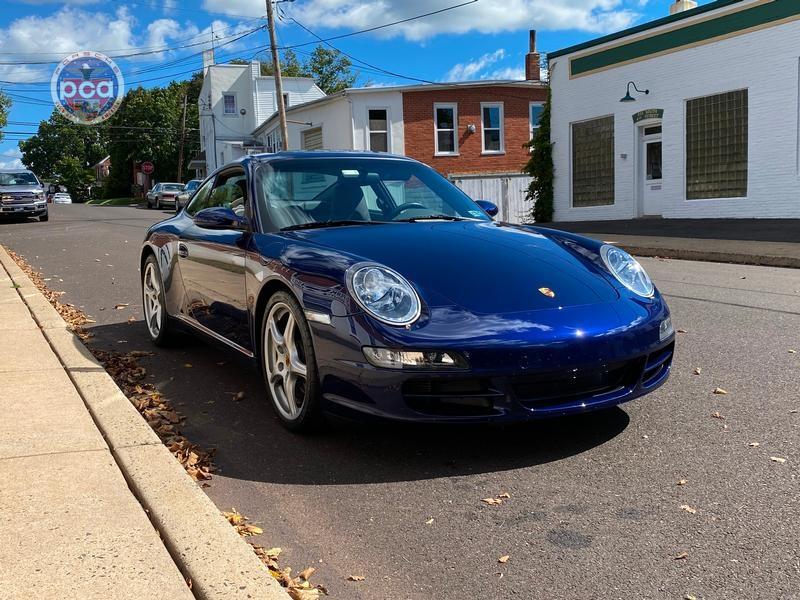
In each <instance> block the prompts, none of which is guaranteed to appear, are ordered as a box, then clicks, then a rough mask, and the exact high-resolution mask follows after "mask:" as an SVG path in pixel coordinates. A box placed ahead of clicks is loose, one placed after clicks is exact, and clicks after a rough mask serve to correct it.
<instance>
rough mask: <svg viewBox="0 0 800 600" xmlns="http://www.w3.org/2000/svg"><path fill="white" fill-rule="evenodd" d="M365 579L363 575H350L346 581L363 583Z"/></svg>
mask: <svg viewBox="0 0 800 600" xmlns="http://www.w3.org/2000/svg"><path fill="white" fill-rule="evenodd" d="M365 579H366V577H364V576H363V575H350V576H348V578H347V581H364V580H365Z"/></svg>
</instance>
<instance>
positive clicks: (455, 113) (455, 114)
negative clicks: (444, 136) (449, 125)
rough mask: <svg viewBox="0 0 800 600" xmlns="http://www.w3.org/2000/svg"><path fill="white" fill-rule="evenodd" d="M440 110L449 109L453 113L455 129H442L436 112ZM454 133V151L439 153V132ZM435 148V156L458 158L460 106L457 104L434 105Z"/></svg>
mask: <svg viewBox="0 0 800 600" xmlns="http://www.w3.org/2000/svg"><path fill="white" fill-rule="evenodd" d="M440 108H449V109H452V111H453V129H440V128H439V122H438V121H437V120H436V111H437V110H438V109H440ZM440 131H452V132H453V151H452V152H449V151H447V152H440V151H439V132H440ZM433 147H434V149H435V152H434V155H435V156H458V104H457V103H456V102H434V103H433Z"/></svg>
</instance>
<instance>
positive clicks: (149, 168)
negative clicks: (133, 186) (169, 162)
mask: <svg viewBox="0 0 800 600" xmlns="http://www.w3.org/2000/svg"><path fill="white" fill-rule="evenodd" d="M154 170H155V167H154V166H153V163H151V162H150V161H149V160H148V161H145V162H143V163H142V173H145V174H147V175H150V173H152V172H153V171H154Z"/></svg>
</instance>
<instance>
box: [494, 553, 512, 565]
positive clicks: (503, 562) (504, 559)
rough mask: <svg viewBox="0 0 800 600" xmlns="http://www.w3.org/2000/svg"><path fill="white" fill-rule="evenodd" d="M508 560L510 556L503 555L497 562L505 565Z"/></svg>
mask: <svg viewBox="0 0 800 600" xmlns="http://www.w3.org/2000/svg"><path fill="white" fill-rule="evenodd" d="M509 558H511V556H509V555H508V554H504V555H503V556H501V557H500V558H498V559H497V562H499V563H502V564H505V563H507V562H508V559H509Z"/></svg>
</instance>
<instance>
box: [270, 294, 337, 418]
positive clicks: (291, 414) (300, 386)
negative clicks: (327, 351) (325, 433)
mask: <svg viewBox="0 0 800 600" xmlns="http://www.w3.org/2000/svg"><path fill="white" fill-rule="evenodd" d="M261 340H262V345H261V361H262V371H263V373H264V383H265V385H266V387H267V393H268V395H269V397H270V400H271V401H272V406H273V407H274V408H275V412H276V413H277V414H278V418H280V420H281V422H282V423H283V424H284V426H286V427H287V428H288V429H291V430H293V431H308V430H311V429H314V428H316V427H318V426H319V425H320V424H321V422H322V408H321V404H322V400H321V397H320V396H321V394H320V384H319V373H318V371H317V360H316V355H315V354H314V345H313V343H312V340H311V329H310V328H309V327H308V322H307V321H306V319H305V316H304V315H303V309H302V308H301V307H300V305H299V304H298V302H297V300H295V299H294V298H293V297H292V296H290V295H289V294H287V293H286V292H277V293H276V294H275V295H273V296H272V298H270V300H269V302H268V303H267V307H266V309H265V310H264V320H263V322H262V326H261Z"/></svg>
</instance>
